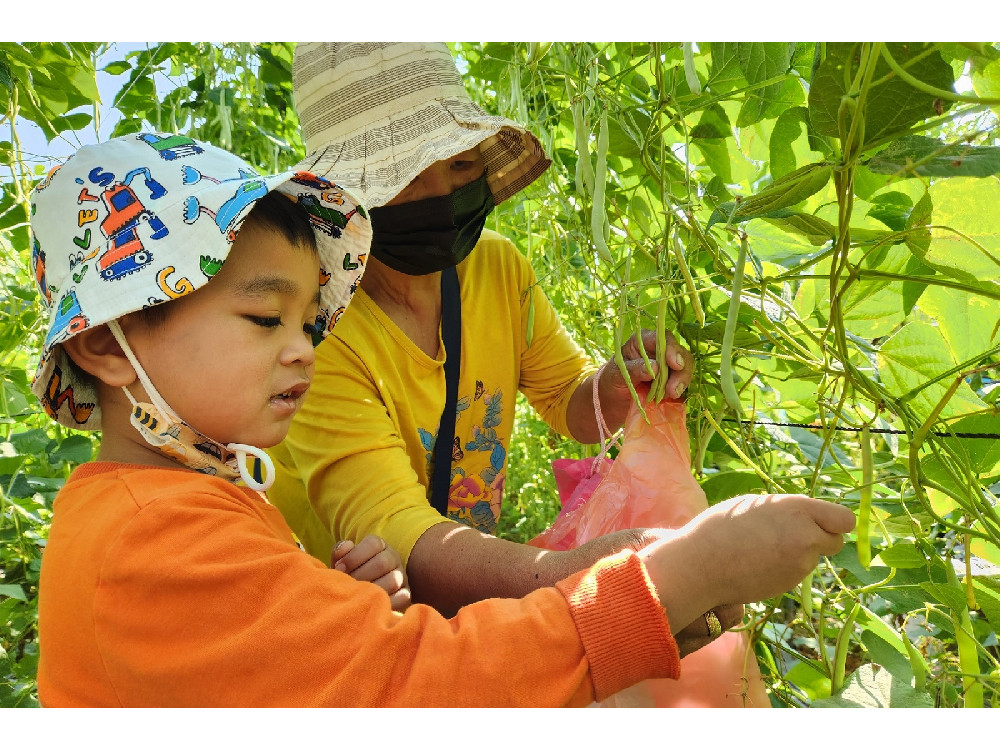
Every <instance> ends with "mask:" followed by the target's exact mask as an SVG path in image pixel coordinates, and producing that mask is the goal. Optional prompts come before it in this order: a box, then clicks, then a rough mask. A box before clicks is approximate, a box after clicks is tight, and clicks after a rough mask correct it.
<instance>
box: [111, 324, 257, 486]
mask: <svg viewBox="0 0 1000 750" xmlns="http://www.w3.org/2000/svg"><path fill="white" fill-rule="evenodd" d="M108 328H109V329H110V330H111V335H112V336H114V337H115V340H116V341H117V342H118V344H119V346H121V348H122V352H124V354H125V356H126V357H127V358H128V361H129V362H130V363H131V365H132V367H133V369H134V370H135V374H136V375H137V376H138V377H139V382H140V383H142V386H143V388H145V389H146V393H147V394H148V395H149V398H150V400H151V401H152V402H153V404H154V405H155V406H156V408H157V409H159V410H160V411H162V412H163V413H164V414H166V415H168V416H170V417H171V418H173V419H177V420H180V417H179V416H177V413H176V412H175V411H174V410H173V409H171V408H170V406H169V405H168V404H167V402H166V401H164V400H163V398H162V397H161V396H160V393H159V391H157V390H156V388H155V387H154V386H153V384H152V382H150V380H149V377H148V376H147V375H146V371H145V370H144V369H143V367H142V365H141V364H139V360H138V359H137V358H136V356H135V353H134V352H133V351H132V347H130V346H129V344H128V342H127V341H126V340H125V334H124V333H123V332H122V329H121V326H119V325H118V321H117V320H111V321H109V322H108ZM122 390H123V391H125V395H126V396H128V400H129V401H131V402H132V406H135V405H136V400H135V397H134V396H133V395H132V393H131V391H129V389H128V388H126V387H125V386H122ZM226 448H227V449H228V450H230V451H232V452H233V453H235V454H236V467H237V468H238V469H239V472H240V479H242V480H243V481H244V482H245V483H246V485H247V487H249V488H250V489H253V490H258V491H260V492H266V491H267V490H269V489H270V488H271V485H272V484H274V477H275V473H274V462H273V461H272V460H271V457H270V456H269V455H267V453H265V452H264V451H263V450H261V449H260V448H256V447H254V446H252V445H246V444H244V443H229V445H227V446H226ZM248 453H249V454H250V455H252V456H253V457H254V458H256V459H258V460H259V461H260V463H261V465H262V466H263V467H264V481H263V482H258V481H257V479H256V478H255V477H254V476H253V474H252V473H251V472H250V470H249V469H248V468H247V454H248Z"/></svg>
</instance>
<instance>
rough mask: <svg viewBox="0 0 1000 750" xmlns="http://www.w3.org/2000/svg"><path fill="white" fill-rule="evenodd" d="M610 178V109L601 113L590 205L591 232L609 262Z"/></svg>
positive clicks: (611, 259) (603, 256)
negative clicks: (606, 201)
mask: <svg viewBox="0 0 1000 750" xmlns="http://www.w3.org/2000/svg"><path fill="white" fill-rule="evenodd" d="M607 179H608V111H607V110H606V109H605V110H604V111H603V112H602V113H601V127H600V130H599V131H598V134H597V167H596V168H595V169H594V202H593V204H591V207H590V233H591V235H592V238H593V241H594V247H596V248H597V254H598V255H599V256H600V257H601V259H602V260H604V261H606V262H607V263H614V259H613V258H612V257H611V251H610V250H609V249H608V237H609V236H610V231H611V227H610V225H609V224H608V211H607V208H606V207H605V205H604V193H605V187H606V185H607Z"/></svg>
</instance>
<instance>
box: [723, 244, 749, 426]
mask: <svg viewBox="0 0 1000 750" xmlns="http://www.w3.org/2000/svg"><path fill="white" fill-rule="evenodd" d="M748 245H749V242H748V240H747V235H746V233H745V232H741V233H740V252H739V255H737V256H736V267H735V268H734V269H733V289H732V296H731V297H730V298H729V311H728V314H727V316H726V330H725V332H724V333H723V335H722V353H721V357H722V361H721V362H720V365H719V383H720V385H721V386H722V395H723V396H725V397H726V403H727V404H729V408H730V409H732V410H733V411H735V412H736V415H737V416H738V417H740V418H742V416H743V408H742V406H741V405H740V394H739V392H738V391H737V390H736V383H734V382H733V339H734V338H735V337H736V320H737V318H738V317H739V311H740V296H741V293H742V291H743V266H744V265H745V264H746V259H747V247H748Z"/></svg>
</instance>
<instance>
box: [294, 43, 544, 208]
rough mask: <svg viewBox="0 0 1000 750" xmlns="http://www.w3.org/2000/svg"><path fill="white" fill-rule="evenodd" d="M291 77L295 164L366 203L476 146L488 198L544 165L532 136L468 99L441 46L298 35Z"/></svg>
mask: <svg viewBox="0 0 1000 750" xmlns="http://www.w3.org/2000/svg"><path fill="white" fill-rule="evenodd" d="M292 83H293V87H294V94H295V106H296V109H297V110H298V113H299V121H300V122H301V124H302V135H303V139H304V140H305V144H306V151H307V153H308V156H307V157H306V158H305V159H304V160H303V161H302V162H300V163H299V164H298V166H297V169H302V170H307V171H311V172H313V173H314V174H319V175H323V176H333V175H335V176H336V181H337V183H338V184H339V185H342V186H343V187H345V188H347V189H348V190H351V191H357V192H358V193H359V194H360V195H361V196H363V200H364V203H365V205H366V206H368V207H375V206H381V205H384V204H385V203H387V202H388V201H390V200H391V199H392V198H394V197H395V196H396V195H397V194H398V193H399V192H400V191H401V190H402V189H403V188H404V187H406V186H407V185H408V184H409V183H410V181H412V180H413V178H414V177H416V176H417V175H418V174H420V173H421V172H422V171H423V170H424V169H426V168H427V167H428V166H430V165H431V164H433V163H434V162H436V161H440V160H442V159H448V158H451V157H452V156H454V155H455V154H458V153H461V152H462V151H465V150H467V149H470V148H473V147H474V146H477V145H478V146H479V148H480V150H481V152H482V154H483V159H484V161H485V164H486V180H487V182H488V183H489V186H490V189H491V191H492V193H493V201H494V203H496V204H499V203H501V202H502V201H504V200H506V199H507V198H510V197H511V196H512V195H514V194H515V193H517V192H518V191H520V190H521V189H523V188H524V187H525V186H527V185H528V184H530V183H531V182H532V181H533V180H535V179H536V178H537V177H538V176H539V175H540V174H541V173H542V172H544V171H545V169H546V168H547V167H548V166H549V164H551V160H550V159H549V158H548V157H547V156H546V155H545V152H544V150H543V149H542V145H541V144H540V143H539V142H538V139H537V138H536V137H535V136H534V135H532V134H531V133H529V132H528V131H527V130H525V129H524V128H522V127H521V126H519V125H517V124H516V123H514V122H512V121H511V120H508V119H506V118H504V117H495V116H492V115H488V114H487V113H486V112H484V111H483V110H482V109H480V108H479V107H478V106H477V105H476V104H474V103H473V102H472V100H471V99H470V98H469V95H468V93H467V92H466V91H465V87H464V86H463V85H462V79H461V78H460V77H459V75H458V71H457V69H456V68H455V62H454V60H453V59H452V57H451V53H450V51H449V50H448V46H447V45H446V44H443V43H435V42H374V43H351V42H300V43H299V44H298V45H297V47H296V49H295V59H294V64H293V68H292ZM331 179H332V177H331Z"/></svg>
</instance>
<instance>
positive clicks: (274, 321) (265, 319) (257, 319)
mask: <svg viewBox="0 0 1000 750" xmlns="http://www.w3.org/2000/svg"><path fill="white" fill-rule="evenodd" d="M247 320H249V321H250V322H251V323H253V324H254V325H258V326H260V327H261V328H277V327H278V326H280V325H281V318H279V317H277V316H259V315H247Z"/></svg>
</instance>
